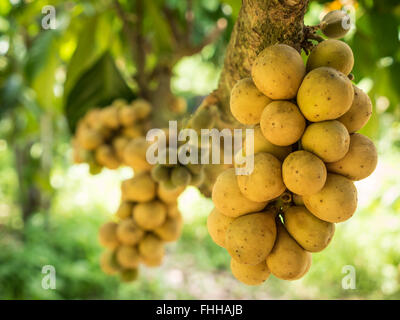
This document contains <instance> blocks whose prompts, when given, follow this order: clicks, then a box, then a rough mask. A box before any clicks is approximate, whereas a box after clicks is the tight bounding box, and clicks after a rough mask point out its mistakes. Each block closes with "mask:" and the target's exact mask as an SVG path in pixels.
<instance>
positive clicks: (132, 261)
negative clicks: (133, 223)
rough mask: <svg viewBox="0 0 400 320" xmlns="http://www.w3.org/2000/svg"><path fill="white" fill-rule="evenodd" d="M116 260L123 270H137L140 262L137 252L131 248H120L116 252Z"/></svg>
mask: <svg viewBox="0 0 400 320" xmlns="http://www.w3.org/2000/svg"><path fill="white" fill-rule="evenodd" d="M116 259H117V262H118V263H119V265H120V266H121V267H123V268H130V269H132V268H137V266H138V265H139V262H140V258H139V252H138V251H137V249H136V248H135V247H132V246H124V245H123V246H120V247H118V249H117V251H116Z"/></svg>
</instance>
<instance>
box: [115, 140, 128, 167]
mask: <svg viewBox="0 0 400 320" xmlns="http://www.w3.org/2000/svg"><path fill="white" fill-rule="evenodd" d="M128 143H129V139H128V138H127V137H124V136H117V137H115V138H114V139H113V141H112V146H113V148H114V150H115V153H116V155H117V157H118V159H119V160H120V161H121V162H122V161H123V159H124V152H125V147H126V146H127V145H128Z"/></svg>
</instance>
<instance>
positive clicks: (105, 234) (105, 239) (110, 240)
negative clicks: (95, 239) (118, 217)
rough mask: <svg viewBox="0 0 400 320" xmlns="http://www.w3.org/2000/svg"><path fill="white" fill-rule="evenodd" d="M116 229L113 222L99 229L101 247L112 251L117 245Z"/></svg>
mask: <svg viewBox="0 0 400 320" xmlns="http://www.w3.org/2000/svg"><path fill="white" fill-rule="evenodd" d="M117 227H118V225H117V224H116V223H115V222H107V223H105V224H103V225H102V226H101V227H100V230H99V242H100V244H101V245H102V246H103V247H105V248H108V249H114V248H116V247H117V246H118V245H119V241H118V238H117Z"/></svg>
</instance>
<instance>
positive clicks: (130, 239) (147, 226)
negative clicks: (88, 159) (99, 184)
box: [99, 172, 183, 282]
mask: <svg viewBox="0 0 400 320" xmlns="http://www.w3.org/2000/svg"><path fill="white" fill-rule="evenodd" d="M182 191H183V188H175V189H173V190H170V189H166V188H164V187H163V186H162V185H161V184H158V183H157V182H155V181H154V180H153V179H152V177H151V175H150V174H149V173H148V172H142V173H138V174H136V175H135V176H134V177H133V178H131V179H128V180H125V181H123V182H122V186H121V192H122V196H121V204H120V206H119V208H118V210H117V212H116V214H115V216H114V217H113V221H110V222H107V223H105V224H104V225H103V226H102V227H101V228H100V231H99V242H100V244H101V245H102V246H103V247H105V248H106V251H104V252H103V254H102V256H101V258H100V266H101V268H102V270H103V272H104V273H106V274H110V275H114V274H119V275H120V277H121V279H122V281H126V282H128V281H133V280H135V279H136V278H137V274H138V267H139V264H140V263H143V264H144V265H145V266H147V267H156V266H159V265H160V264H161V263H162V260H163V257H164V250H165V249H164V244H165V243H166V242H172V241H176V240H177V239H178V238H179V237H180V234H181V230H182V226H183V221H182V216H181V214H180V212H179V210H178V206H177V198H178V196H179V194H180V193H181V192H182Z"/></svg>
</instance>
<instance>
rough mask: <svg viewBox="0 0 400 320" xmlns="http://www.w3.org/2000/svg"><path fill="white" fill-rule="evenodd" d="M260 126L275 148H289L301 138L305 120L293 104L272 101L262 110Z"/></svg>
mask: <svg viewBox="0 0 400 320" xmlns="http://www.w3.org/2000/svg"><path fill="white" fill-rule="evenodd" d="M260 126H261V131H262V133H263V135H264V137H265V138H266V139H267V140H268V141H269V142H271V143H272V144H274V145H277V146H289V145H291V144H293V143H295V142H297V141H298V140H299V139H300V138H301V135H302V134H303V131H304V128H305V126H306V120H305V119H304V117H303V115H302V114H301V113H300V111H299V108H298V107H297V106H296V105H295V104H293V103H291V102H289V101H273V102H271V103H270V104H269V105H268V106H267V107H266V108H265V109H264V111H263V113H262V115H261V122H260Z"/></svg>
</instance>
